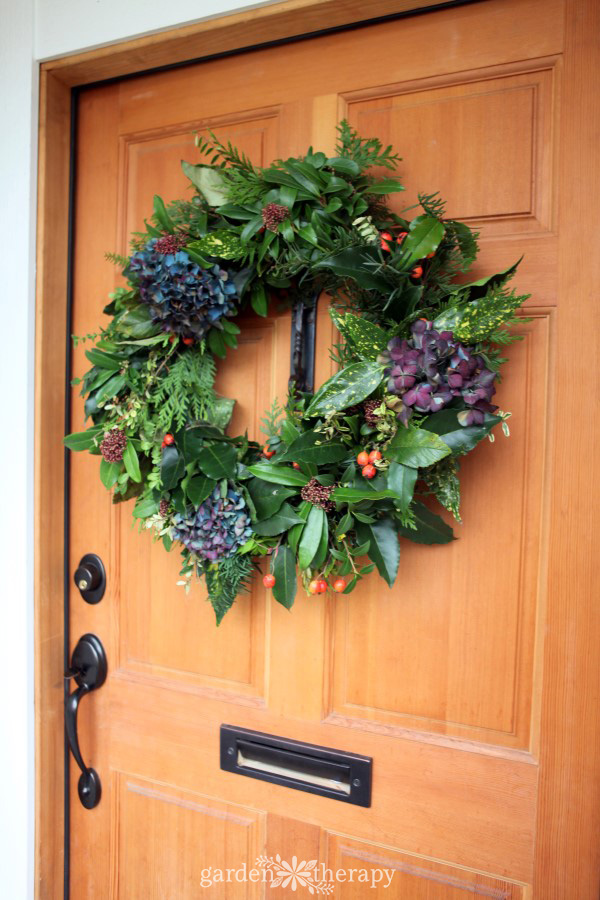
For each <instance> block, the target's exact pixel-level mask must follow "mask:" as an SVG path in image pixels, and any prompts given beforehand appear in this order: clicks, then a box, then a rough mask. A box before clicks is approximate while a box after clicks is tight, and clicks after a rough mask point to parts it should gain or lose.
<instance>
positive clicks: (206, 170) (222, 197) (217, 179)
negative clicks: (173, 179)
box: [181, 160, 227, 206]
mask: <svg viewBox="0 0 600 900" xmlns="http://www.w3.org/2000/svg"><path fill="white" fill-rule="evenodd" d="M181 168H182V169H183V172H184V174H185V175H187V177H188V178H189V179H190V181H191V182H192V184H193V185H194V187H195V188H196V189H197V190H198V191H199V192H200V193H201V194H202V196H203V197H204V199H205V200H206V202H207V203H208V204H209V206H222V205H223V204H224V203H226V202H227V190H226V184H225V179H224V177H223V175H222V173H221V172H220V171H219V170H218V169H213V168H212V167H211V166H202V165H193V164H192V163H188V162H184V161H183V160H182V162H181Z"/></svg>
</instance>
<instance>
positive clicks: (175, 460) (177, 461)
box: [160, 444, 185, 491]
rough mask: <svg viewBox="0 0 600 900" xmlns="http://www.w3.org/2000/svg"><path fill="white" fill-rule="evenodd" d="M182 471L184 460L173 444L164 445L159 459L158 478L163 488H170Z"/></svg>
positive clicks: (167, 489) (173, 485)
mask: <svg viewBox="0 0 600 900" xmlns="http://www.w3.org/2000/svg"><path fill="white" fill-rule="evenodd" d="M184 472H185V462H184V459H183V456H182V455H181V453H180V452H179V450H178V449H177V447H176V446H175V444H171V446H170V447H165V448H164V450H163V452H162V457H161V460H160V478H161V481H162V484H163V487H164V489H165V490H166V491H170V490H172V489H173V488H174V487H175V485H176V484H177V483H178V481H179V480H180V478H182V476H183V473H184Z"/></svg>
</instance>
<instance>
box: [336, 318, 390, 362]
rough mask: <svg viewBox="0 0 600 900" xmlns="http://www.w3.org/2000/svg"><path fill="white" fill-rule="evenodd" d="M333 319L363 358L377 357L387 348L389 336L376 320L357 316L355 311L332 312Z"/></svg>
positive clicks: (341, 332)
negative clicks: (343, 313)
mask: <svg viewBox="0 0 600 900" xmlns="http://www.w3.org/2000/svg"><path fill="white" fill-rule="evenodd" d="M332 319H333V323H334V325H335V327H336V328H337V330H338V331H339V332H340V334H342V335H343V336H344V337H345V339H346V341H347V342H348V343H349V344H350V346H351V347H352V349H353V350H355V351H356V353H357V354H358V355H359V356H360V357H362V358H363V359H376V358H377V356H379V354H380V353H383V351H384V350H385V349H386V348H387V345H388V342H389V337H388V335H387V333H386V332H385V331H384V330H383V328H380V327H379V325H375V323H374V322H369V321H368V320H367V319H364V318H362V317H361V316H355V315H354V313H346V314H345V315H344V316H339V315H335V313H332Z"/></svg>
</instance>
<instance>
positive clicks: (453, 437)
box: [421, 409, 502, 456]
mask: <svg viewBox="0 0 600 900" xmlns="http://www.w3.org/2000/svg"><path fill="white" fill-rule="evenodd" d="M501 421H502V419H501V418H500V416H493V415H491V414H490V413H486V414H485V419H484V421H483V425H465V426H463V425H460V424H459V422H458V418H457V411H456V410H455V409H442V410H440V412H437V413H433V414H432V415H430V416H427V418H426V419H424V420H423V421H422V422H421V428H424V429H425V430H426V431H431V432H432V433H433V434H437V435H439V436H440V438H441V440H442V441H443V442H444V443H445V444H446V445H447V446H448V447H449V448H450V452H451V453H452V455H453V456H459V455H460V454H462V453H468V452H469V450H472V449H473V447H475V446H476V445H477V444H478V443H479V441H481V440H483V438H484V437H486V436H487V435H488V434H489V433H490V431H491V430H492V428H493V427H494V425H498V424H499V423H500V422H501Z"/></svg>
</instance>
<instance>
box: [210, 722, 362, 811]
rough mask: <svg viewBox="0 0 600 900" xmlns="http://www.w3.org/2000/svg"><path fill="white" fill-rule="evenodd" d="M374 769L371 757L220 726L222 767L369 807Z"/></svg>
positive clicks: (251, 776)
mask: <svg viewBox="0 0 600 900" xmlns="http://www.w3.org/2000/svg"><path fill="white" fill-rule="evenodd" d="M372 768H373V760H372V759H371V757H369V756H359V755H358V754H356V753H346V752H345V751H344V750H333V749H332V748H331V747H320V746H317V745H316V744H305V743H304V742H303V741H292V740H290V739H288V738H282V737H275V736H274V735H272V734H264V733H263V732H261V731H249V730H248V729H247V728H236V726H235V725H221V769H223V770H224V771H226V772H233V773H235V774H237V775H247V776H248V777H249V778H258V779H260V780H261V781H270V782H271V783H273V784H280V785H282V786H283V787H290V788H295V789H296V790H298V791H308V793H310V794H321V795H322V796H324V797H331V798H333V799H335V800H342V801H343V802H344V803H353V804H355V805H356V806H370V805H371V775H372Z"/></svg>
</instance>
